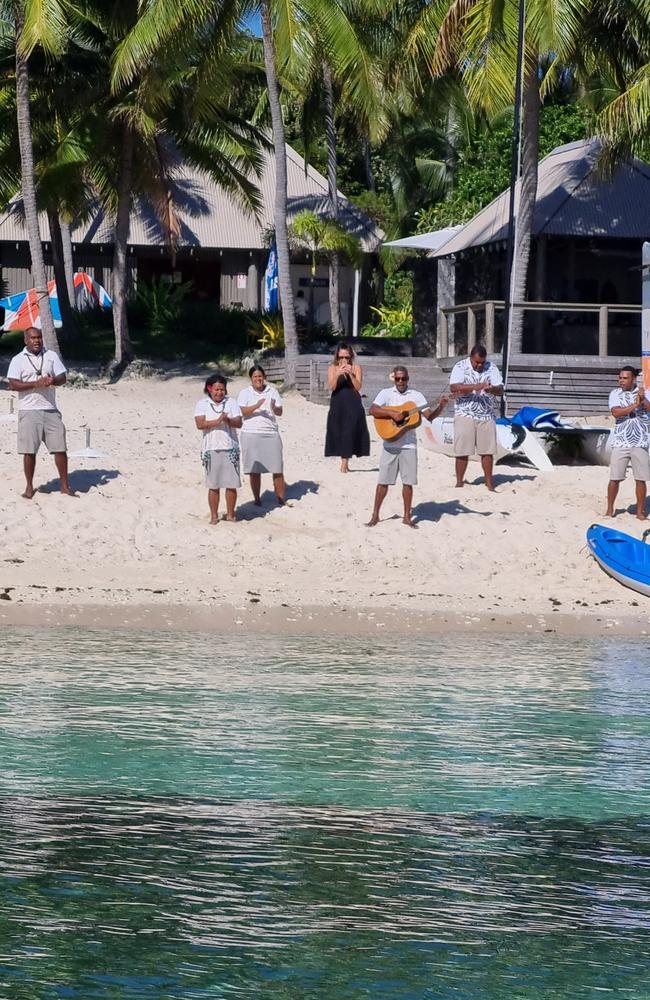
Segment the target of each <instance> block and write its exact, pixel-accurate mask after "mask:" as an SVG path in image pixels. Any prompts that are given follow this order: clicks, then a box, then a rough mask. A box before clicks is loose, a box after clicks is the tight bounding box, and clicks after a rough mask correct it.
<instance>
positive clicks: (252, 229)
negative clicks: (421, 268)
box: [0, 146, 383, 252]
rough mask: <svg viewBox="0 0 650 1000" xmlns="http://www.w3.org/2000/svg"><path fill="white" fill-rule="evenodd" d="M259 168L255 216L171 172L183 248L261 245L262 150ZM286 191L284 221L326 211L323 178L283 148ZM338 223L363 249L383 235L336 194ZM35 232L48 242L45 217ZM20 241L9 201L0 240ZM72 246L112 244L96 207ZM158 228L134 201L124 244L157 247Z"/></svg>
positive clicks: (265, 199)
mask: <svg viewBox="0 0 650 1000" xmlns="http://www.w3.org/2000/svg"><path fill="white" fill-rule="evenodd" d="M263 160H264V166H263V170H262V176H261V178H260V179H259V181H258V184H259V189H260V195H261V202H262V208H261V211H260V213H259V216H258V217H255V216H254V215H251V214H249V213H247V212H246V211H245V210H244V209H243V208H242V207H241V206H240V205H238V204H237V202H236V201H235V200H234V199H233V198H231V197H230V196H229V195H228V194H226V193H225V192H224V191H223V190H222V189H221V188H219V187H218V185H217V184H216V183H215V182H214V181H213V180H212V178H210V177H209V176H208V175H207V174H205V173H201V172H199V171H198V170H194V169H192V168H188V167H187V166H181V167H180V168H179V169H178V170H177V171H176V173H175V175H174V185H175V189H176V190H175V195H176V201H177V206H178V209H179V215H180V220H181V235H180V241H179V245H180V246H181V247H182V246H185V247H197V248H198V247H204V248H205V247H211V248H217V249H223V250H226V249H232V250H255V249H262V248H263V247H264V246H265V241H264V236H265V232H266V230H267V229H269V228H270V227H271V226H272V225H273V203H274V197H275V157H274V155H273V153H272V152H267V151H265V152H264V153H263ZM287 190H288V198H289V211H288V216H289V221H291V218H292V217H293V216H294V215H295V214H296V213H297V212H299V211H301V210H303V209H309V210H310V211H313V212H316V213H317V214H320V215H325V214H327V209H328V196H327V181H326V180H325V178H324V177H323V176H322V175H321V174H319V173H318V171H317V170H314V169H313V167H309V166H308V167H306V168H305V161H304V160H303V158H302V157H301V156H300V155H299V154H298V153H297V152H296V151H295V150H294V149H292V148H291V147H290V146H287ZM339 214H340V221H341V223H342V224H343V225H344V226H345V227H346V229H347V230H348V231H349V232H350V233H352V234H353V235H354V236H356V237H357V238H358V239H359V240H360V242H361V245H362V247H363V249H364V250H365V251H367V252H371V251H373V250H375V249H377V247H378V246H379V245H380V244H381V241H382V238H383V233H382V232H381V230H380V229H378V228H377V226H375V224H374V223H373V222H372V221H371V220H370V219H369V218H368V217H367V216H365V215H364V214H363V213H362V212H360V211H359V210H358V209H356V208H355V207H354V206H353V205H351V204H350V202H349V201H347V199H346V198H345V197H344V196H343V195H341V196H340V200H339ZM40 224H41V235H42V238H43V240H44V241H49V239H50V230H49V226H48V222H47V215H46V214H45V213H42V214H41V217H40ZM4 240H9V241H12V242H14V241H15V242H24V241H26V240H27V231H26V229H25V225H24V222H23V221H22V219H21V218H20V214H19V213H18V212H17V211H16V205H15V203H10V204H9V205H8V206H7V208H6V209H5V210H4V211H3V212H2V213H0V241H4ZM73 241H74V242H75V243H76V244H81V243H86V244H88V243H92V244H107V243H111V242H112V224H111V220H110V219H108V218H106V217H105V215H104V212H103V210H102V209H101V207H99V206H98V207H97V209H96V211H95V212H93V213H92V214H91V216H90V218H89V219H88V220H87V221H86V222H84V223H83V224H81V225H77V226H75V228H74V229H73ZM164 242H165V239H164V235H163V232H162V229H161V227H160V225H159V223H158V221H157V219H156V215H155V213H154V211H153V208H152V206H151V205H150V204H148V203H147V202H146V201H144V200H143V199H138V200H137V203H136V206H135V208H134V211H133V213H132V216H131V225H130V231H129V243H130V244H131V245H134V246H163V245H164Z"/></svg>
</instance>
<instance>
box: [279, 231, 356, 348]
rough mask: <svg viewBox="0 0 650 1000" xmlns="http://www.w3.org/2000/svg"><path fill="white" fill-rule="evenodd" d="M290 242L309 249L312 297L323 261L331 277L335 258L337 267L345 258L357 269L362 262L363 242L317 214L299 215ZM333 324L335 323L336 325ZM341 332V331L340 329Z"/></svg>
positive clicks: (290, 234)
mask: <svg viewBox="0 0 650 1000" xmlns="http://www.w3.org/2000/svg"><path fill="white" fill-rule="evenodd" d="M289 240H290V243H291V245H292V246H294V247H295V248H296V249H299V250H306V251H307V253H309V255H310V257H311V279H312V280H311V292H312V295H313V287H314V284H313V280H314V278H315V277H316V266H317V263H318V259H319V258H321V259H323V260H325V261H327V264H328V266H329V268H330V274H331V269H332V261H333V260H334V259H336V262H337V266H338V263H339V261H341V259H344V258H347V259H348V260H349V261H350V263H352V264H354V265H355V266H358V265H359V264H360V261H361V248H360V246H359V241H358V240H356V239H355V238H354V236H351V235H350V233H348V232H347V230H346V229H344V228H343V226H342V225H341V224H340V223H339V222H338V221H337V220H336V219H331V218H327V217H325V218H323V217H322V216H319V215H316V214H315V212H308V211H304V212H298V214H297V215H296V217H295V219H294V220H293V222H292V224H291V225H290V226H289ZM312 318H313V301H312V302H310V304H309V319H310V324H311V321H312ZM332 325H334V324H333V323H332ZM341 329H342V327H341ZM335 330H336V327H335ZM337 332H339V331H338V330H337Z"/></svg>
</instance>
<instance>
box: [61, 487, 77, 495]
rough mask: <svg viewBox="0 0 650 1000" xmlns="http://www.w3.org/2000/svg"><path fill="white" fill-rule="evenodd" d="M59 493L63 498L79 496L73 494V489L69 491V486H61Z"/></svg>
mask: <svg viewBox="0 0 650 1000" xmlns="http://www.w3.org/2000/svg"><path fill="white" fill-rule="evenodd" d="M61 493H62V494H63V496H64V497H78V496H79V494H78V493H75V491H74V490H73V489H71V488H70V486H62V487H61Z"/></svg>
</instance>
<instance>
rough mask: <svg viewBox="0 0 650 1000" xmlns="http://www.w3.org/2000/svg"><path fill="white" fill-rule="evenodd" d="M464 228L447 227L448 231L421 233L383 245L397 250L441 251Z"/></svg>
mask: <svg viewBox="0 0 650 1000" xmlns="http://www.w3.org/2000/svg"><path fill="white" fill-rule="evenodd" d="M462 228H463V227H462V226H447V227H446V229H436V230H434V232H432V233H420V234H419V235H418V236H405V237H404V239H401V240H390V241H389V242H388V243H384V244H382V245H383V246H385V247H395V249H396V250H429V251H435V250H440V249H441V248H442V247H443V246H444V245H445V243H447V241H448V240H450V239H451V237H452V236H454V235H455V234H456V233H457V232H459V231H460V230H461V229H462Z"/></svg>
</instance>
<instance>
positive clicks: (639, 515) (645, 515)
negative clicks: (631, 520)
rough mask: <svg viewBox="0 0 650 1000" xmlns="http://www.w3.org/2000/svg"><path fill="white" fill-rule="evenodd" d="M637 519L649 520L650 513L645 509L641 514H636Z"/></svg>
mask: <svg viewBox="0 0 650 1000" xmlns="http://www.w3.org/2000/svg"><path fill="white" fill-rule="evenodd" d="M636 519H637V521H647V520H648V515H647V514H646V513H645V511H641V513H640V514H637V515H636Z"/></svg>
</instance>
